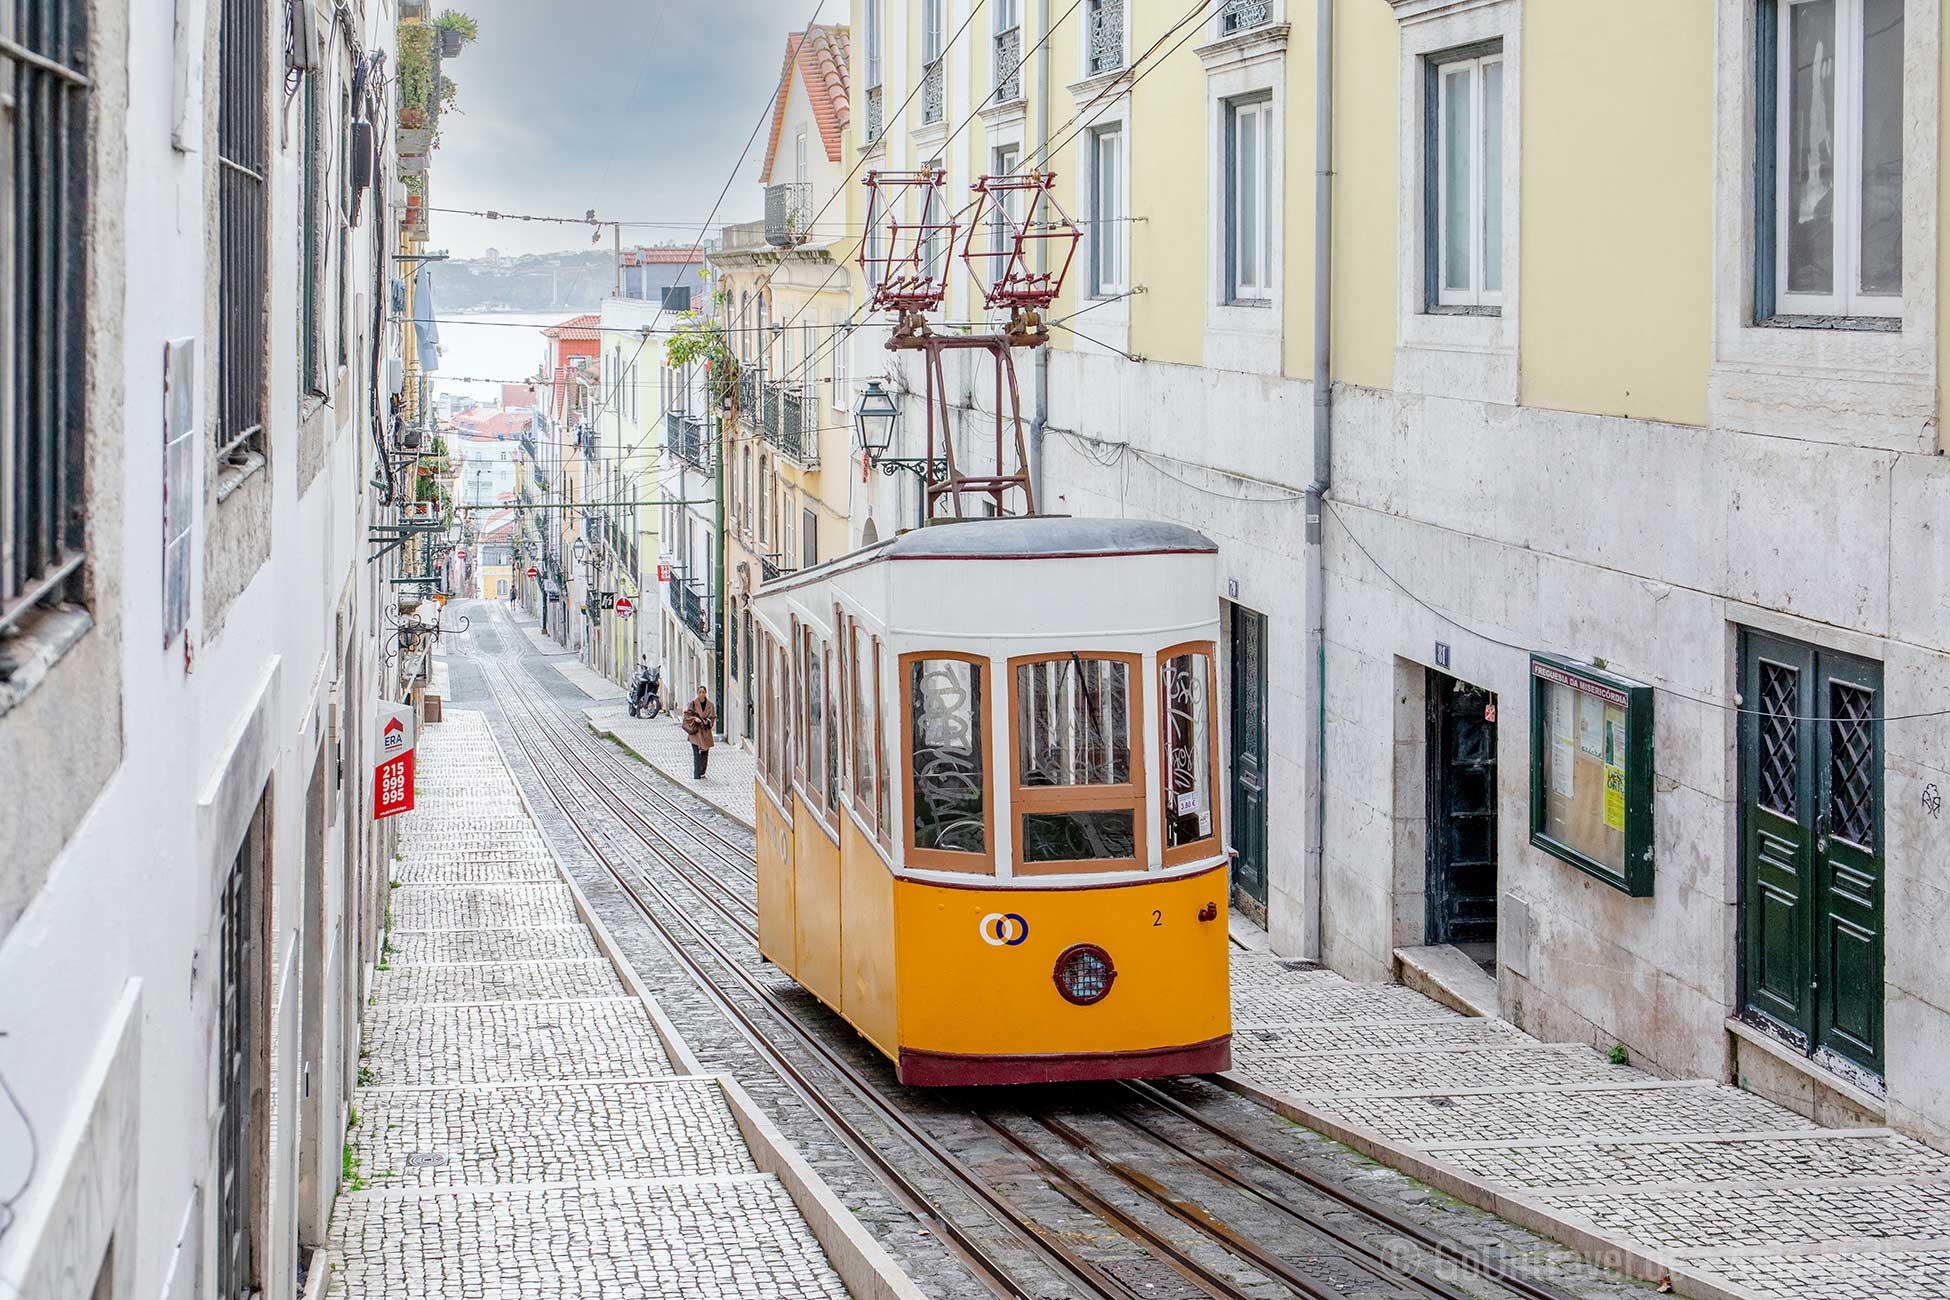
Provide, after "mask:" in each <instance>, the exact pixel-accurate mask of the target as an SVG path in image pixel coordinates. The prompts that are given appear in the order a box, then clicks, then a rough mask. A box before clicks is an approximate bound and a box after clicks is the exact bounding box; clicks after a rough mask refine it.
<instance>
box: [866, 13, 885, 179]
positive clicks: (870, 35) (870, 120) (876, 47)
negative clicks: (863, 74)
mask: <svg viewBox="0 0 1950 1300" xmlns="http://www.w3.org/2000/svg"><path fill="white" fill-rule="evenodd" d="M866 24H867V118H866V128H867V143H868V144H872V143H873V142H874V141H875V140H878V139H879V138H880V132H881V128H882V126H883V123H884V114H885V111H886V110H885V107H884V105H883V104H882V102H881V89H880V83H881V80H882V78H881V73H880V42H881V12H880V0H867V13H866Z"/></svg>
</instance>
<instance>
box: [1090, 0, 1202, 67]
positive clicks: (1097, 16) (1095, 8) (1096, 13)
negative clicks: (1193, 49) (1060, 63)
mask: <svg viewBox="0 0 1950 1300" xmlns="http://www.w3.org/2000/svg"><path fill="white" fill-rule="evenodd" d="M1201 7H1202V6H1201ZM1087 12H1088V15H1089V23H1088V26H1087V29H1086V30H1087V32H1088V38H1087V43H1086V45H1085V48H1084V69H1083V75H1084V76H1086V77H1095V76H1098V75H1100V74H1102V73H1106V72H1115V71H1116V70H1117V69H1119V68H1121V67H1123V66H1124V0H1089V9H1088V11H1087Z"/></svg>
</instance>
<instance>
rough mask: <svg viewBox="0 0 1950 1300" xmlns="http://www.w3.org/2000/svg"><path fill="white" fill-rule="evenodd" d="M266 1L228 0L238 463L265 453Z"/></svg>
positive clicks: (221, 424)
mask: <svg viewBox="0 0 1950 1300" xmlns="http://www.w3.org/2000/svg"><path fill="white" fill-rule="evenodd" d="M264 24H265V14H264V3H263V0H224V5H223V20H222V35H221V41H222V49H221V52H220V55H219V57H220V59H221V63H222V66H221V70H220V72H219V76H218V92H219V94H220V96H221V106H220V108H219V116H218V119H217V170H218V204H219V207H220V209H221V211H220V214H219V222H220V230H219V235H220V245H219V247H220V256H221V258H222V263H221V276H222V284H221V288H220V290H219V301H220V304H221V317H220V320H219V327H218V329H219V332H218V340H217V365H218V368H219V370H220V372H221V374H222V381H221V388H220V393H221V396H220V408H219V410H218V414H217V456H218V458H219V460H222V461H227V462H229V463H232V464H236V463H240V462H242V461H244V460H245V459H246V458H247V457H249V456H250V455H252V454H253V453H261V452H262V451H263V442H264V438H263V434H264V314H265V313H264V300H265V293H264V289H265V277H266V271H267V265H266V262H267V258H266V254H265V238H266V235H267V233H268V231H267V222H266V195H265V179H264V174H265V166H266V155H267V147H266V146H267V143H268V135H269V128H268V126H267V124H266V120H265V104H264V97H265V66H264V65H265V53H264Z"/></svg>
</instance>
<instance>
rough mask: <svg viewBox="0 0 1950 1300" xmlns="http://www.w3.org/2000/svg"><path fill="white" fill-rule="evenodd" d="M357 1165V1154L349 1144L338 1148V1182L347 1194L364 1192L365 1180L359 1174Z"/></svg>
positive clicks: (363, 1176) (362, 1175)
mask: <svg viewBox="0 0 1950 1300" xmlns="http://www.w3.org/2000/svg"><path fill="white" fill-rule="evenodd" d="M359 1163H360V1162H359V1153H358V1152H357V1151H354V1150H353V1149H352V1144H351V1143H350V1142H347V1143H346V1144H345V1145H344V1146H342V1147H340V1148H339V1181H340V1182H341V1183H342V1184H344V1186H345V1190H346V1191H348V1192H363V1191H365V1190H366V1178H365V1175H364V1174H362V1173H360V1172H359Z"/></svg>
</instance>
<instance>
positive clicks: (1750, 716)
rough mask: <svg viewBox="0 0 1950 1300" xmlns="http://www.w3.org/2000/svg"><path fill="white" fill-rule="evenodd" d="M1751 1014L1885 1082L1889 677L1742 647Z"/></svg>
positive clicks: (1867, 667) (1793, 646)
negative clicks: (1885, 703)
mask: <svg viewBox="0 0 1950 1300" xmlns="http://www.w3.org/2000/svg"><path fill="white" fill-rule="evenodd" d="M1740 683H1741V684H1740V694H1741V699H1742V701H1743V704H1744V708H1743V712H1742V713H1741V715H1740V815H1741V837H1740V838H1741V853H1740V876H1741V879H1740V902H1741V909H1740V926H1741V944H1740V948H1741V972H1742V985H1743V990H1744V1003H1745V1009H1746V1011H1747V1013H1748V1014H1749V1015H1750V1016H1755V1015H1757V1016H1759V1017H1762V1018H1764V1019H1766V1020H1768V1021H1771V1022H1773V1024H1774V1025H1775V1026H1776V1027H1777V1028H1778V1029H1779V1030H1780V1031H1782V1036H1783V1037H1785V1038H1786V1039H1787V1040H1788V1041H1789V1042H1791V1043H1793V1044H1794V1045H1795V1046H1797V1047H1799V1048H1800V1049H1801V1050H1802V1051H1804V1052H1807V1053H1808V1054H1809V1055H1813V1056H1820V1055H1832V1056H1835V1057H1839V1058H1840V1060H1841V1061H1843V1062H1847V1063H1850V1064H1852V1065H1853V1066H1856V1067H1860V1068H1862V1069H1865V1070H1868V1071H1870V1072H1871V1073H1873V1074H1876V1075H1880V1074H1881V1073H1882V1065H1883V1023H1882V1022H1883V987H1882V982H1883V981H1882V965H1883V957H1882V948H1883V944H1882V909H1883V847H1882V724H1881V721H1880V716H1881V711H1882V666H1881V665H1880V664H1877V663H1873V662H1871V661H1869V660H1865V659H1858V658H1855V657H1854V656H1852V655H1844V654H1840V653H1837V652H1835V651H1830V650H1821V649H1818V648H1816V647H1814V646H1809V645H1804V644H1802V643H1800V642H1798V641H1790V640H1788V639H1786V638H1784V637H1776V636H1769V635H1767V634H1765V633H1761V632H1752V631H1747V632H1743V633H1742V635H1741V662H1740Z"/></svg>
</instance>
